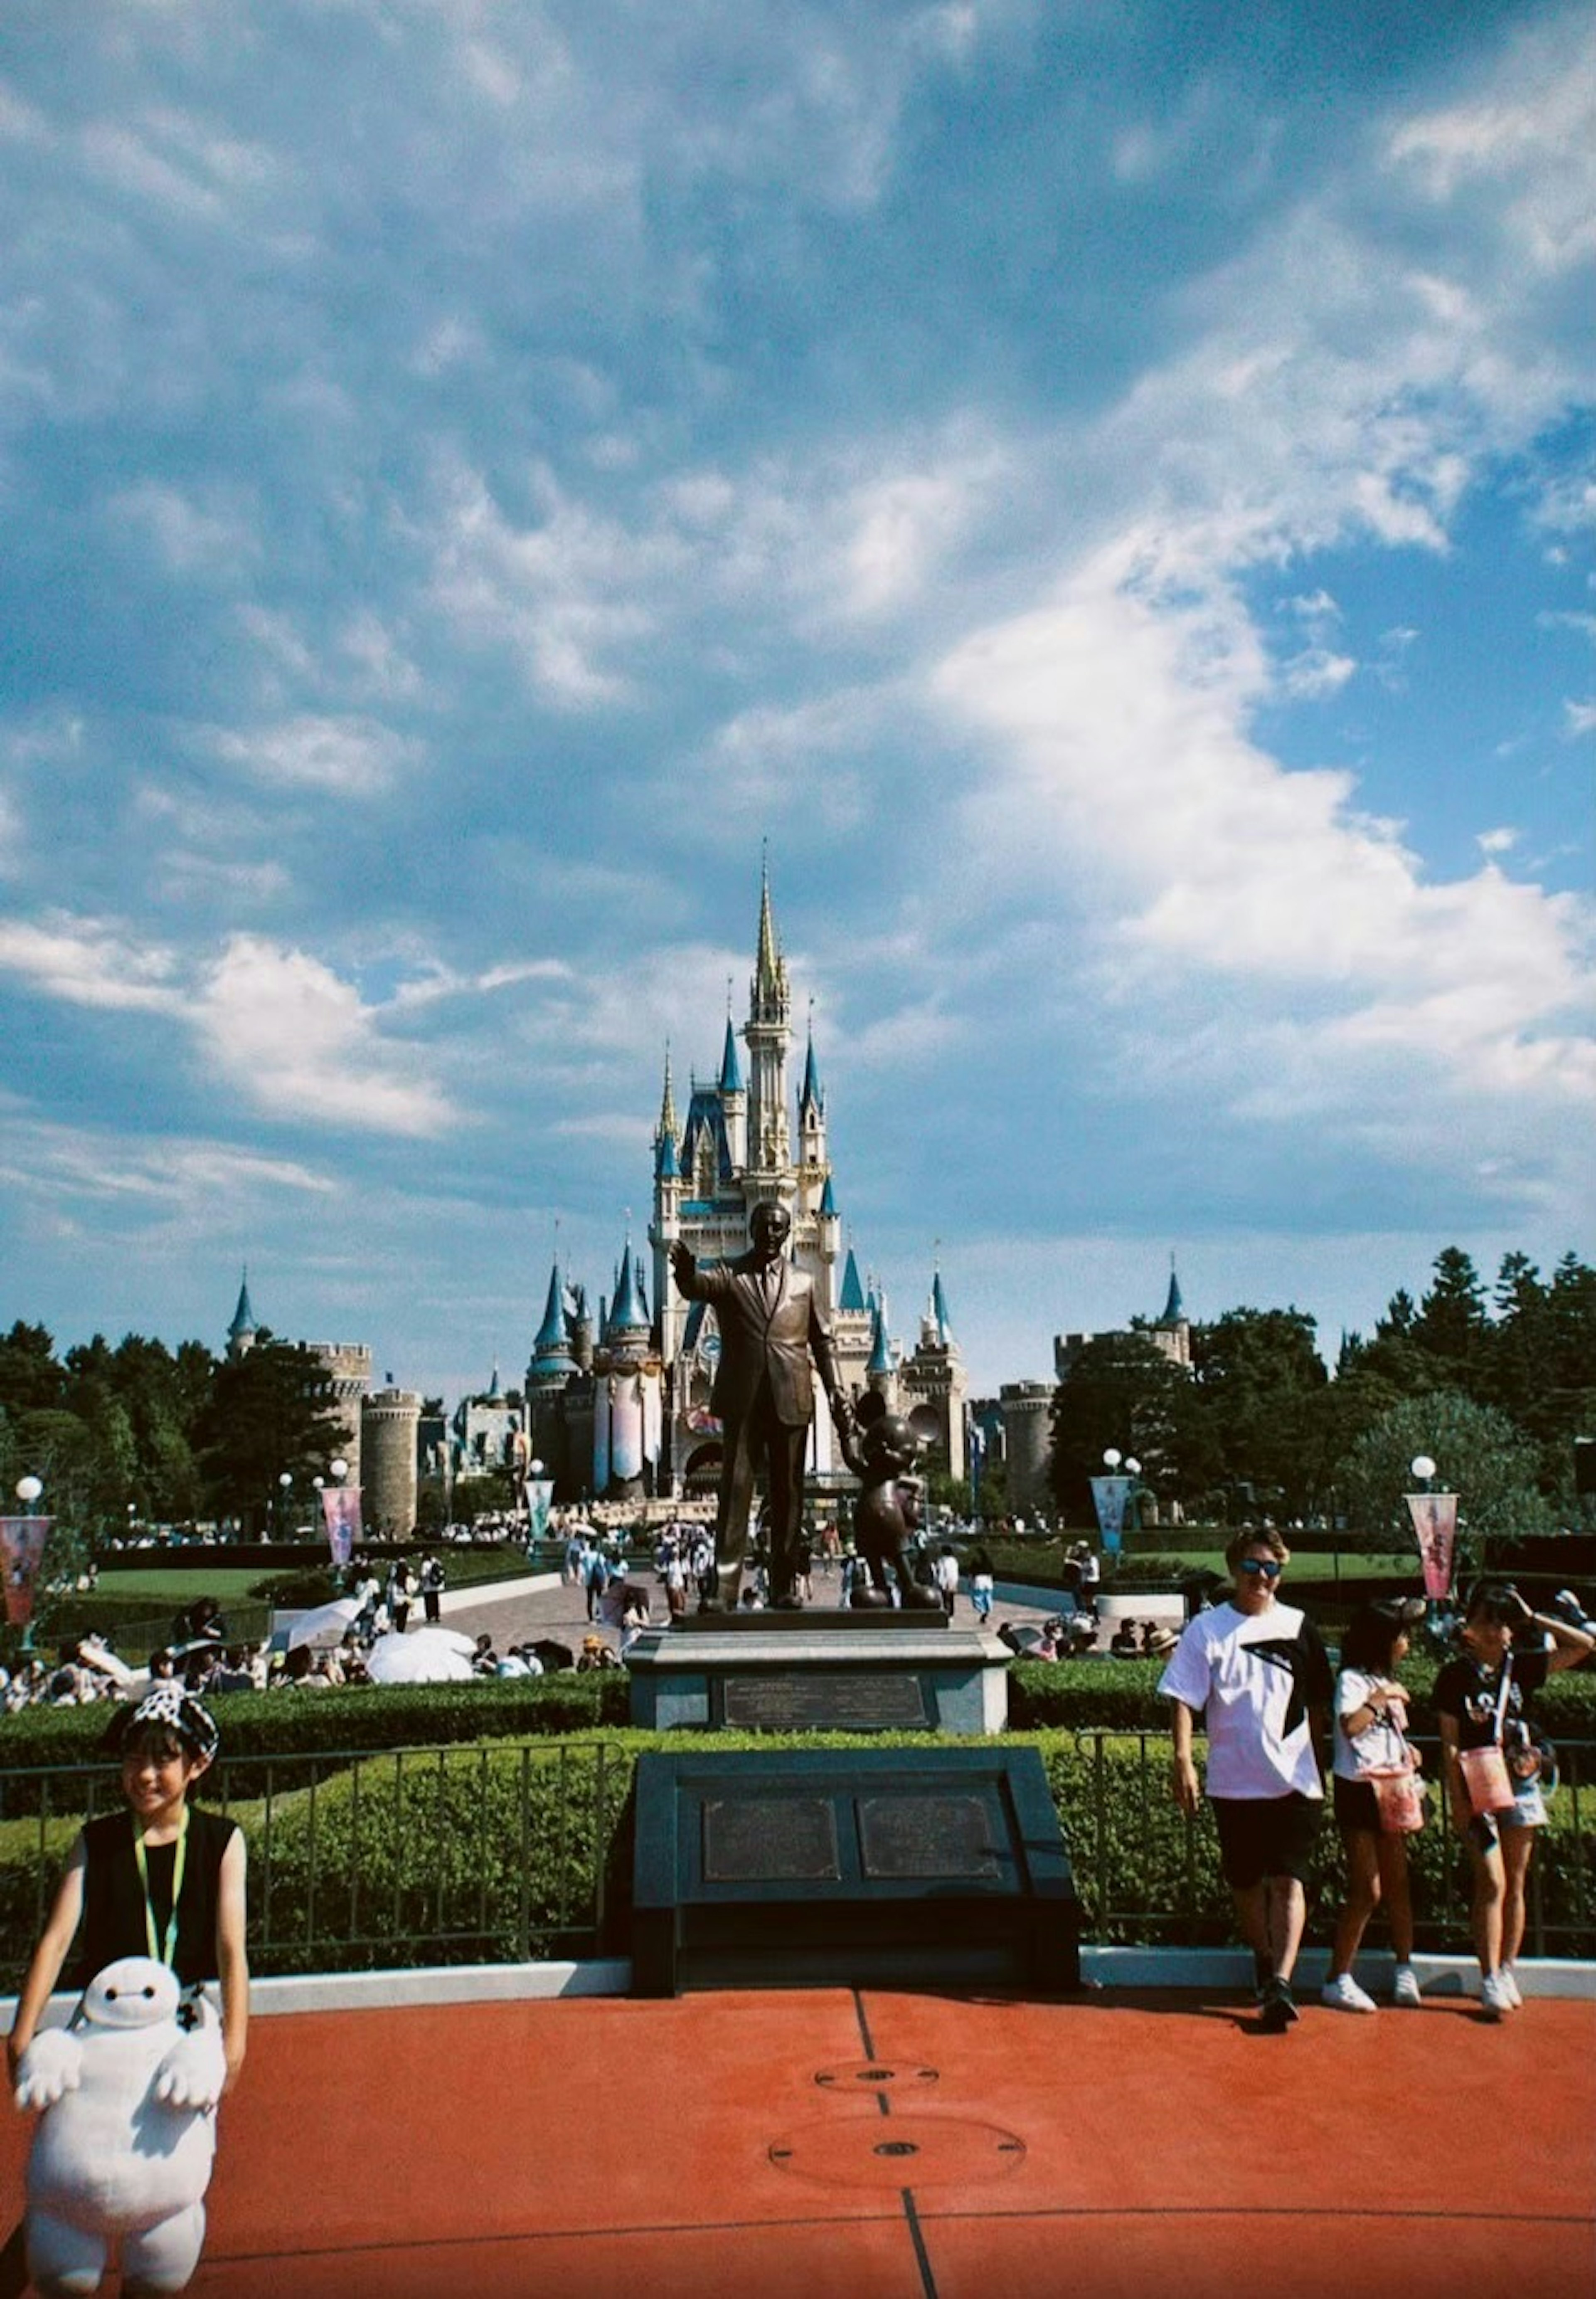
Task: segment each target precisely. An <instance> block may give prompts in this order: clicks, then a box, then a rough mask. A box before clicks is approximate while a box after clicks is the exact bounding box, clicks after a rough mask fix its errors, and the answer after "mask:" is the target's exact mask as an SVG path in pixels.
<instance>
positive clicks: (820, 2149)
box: [767, 2111, 1025, 2195]
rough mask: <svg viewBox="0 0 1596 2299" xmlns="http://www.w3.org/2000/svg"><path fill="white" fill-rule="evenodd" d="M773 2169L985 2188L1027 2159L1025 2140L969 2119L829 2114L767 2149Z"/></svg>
mask: <svg viewBox="0 0 1596 2299" xmlns="http://www.w3.org/2000/svg"><path fill="white" fill-rule="evenodd" d="M767 2152H768V2156H769V2161H770V2162H771V2163H772V2165H773V2168H774V2169H775V2170H778V2171H786V2172H789V2173H790V2174H791V2175H792V2176H794V2177H796V2178H798V2179H813V2180H815V2181H816V2182H817V2183H819V2184H820V2185H822V2186H826V2187H838V2186H840V2187H875V2188H881V2189H897V2188H899V2187H913V2188H914V2192H915V2194H916V2195H918V2194H919V2193H920V2191H921V2190H922V2188H926V2187H975V2186H984V2185H986V2184H987V2183H988V2182H989V2181H991V2180H994V2179H1008V2178H1009V2177H1010V2176H1011V2175H1012V2174H1013V2172H1015V2171H1017V2170H1019V2168H1020V2166H1021V2163H1023V2162H1024V2161H1025V2142H1024V2141H1023V2140H1022V2139H1021V2138H1020V2137H1018V2136H1017V2135H1016V2134H1015V2133H1014V2132H1013V2131H1005V2130H1004V2129H1003V2128H1002V2127H1001V2126H1000V2125H998V2124H996V2123H981V2122H979V2121H976V2119H975V2118H974V2117H972V2116H962V2115H958V2116H955V2115H947V2116H944V2115H919V2114H915V2113H914V2112H908V2113H905V2112H901V2111H900V2112H898V2113H897V2114H895V2115H894V2116H892V2117H891V2118H890V2119H889V2121H886V2122H885V2123H883V2122H882V2121H881V2118H880V2117H879V2116H877V2115H874V2114H870V2115H859V2114H854V2115H836V2114H833V2115H831V2116H828V2117H826V2118H825V2119H824V2120H823V2121H817V2122H815V2123H804V2124H800V2125H799V2126H798V2129H796V2130H795V2131H790V2132H787V2133H785V2134H784V2135H783V2137H781V2138H780V2139H778V2140H775V2141H773V2143H772V2145H771V2146H770V2148H769V2150H768V2151H767Z"/></svg>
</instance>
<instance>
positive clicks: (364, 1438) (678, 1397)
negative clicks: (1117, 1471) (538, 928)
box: [228, 870, 970, 1526]
mask: <svg viewBox="0 0 1596 2299" xmlns="http://www.w3.org/2000/svg"><path fill="white" fill-rule="evenodd" d="M740 1036H741V1041H742V1050H741V1051H740V1050H739V1044H738V1038H739V1033H738V1032H737V1031H736V1030H735V1029H734V1028H733V1026H732V1018H731V1016H730V1014H728V1016H727V1018H726V1025H725V1037H724V1045H723V1048H722V1052H721V1059H720V1066H719V1068H718V1070H717V1071H716V1072H715V1075H714V1077H713V1079H712V1080H711V1081H707V1082H700V1081H699V1079H698V1078H697V1077H693V1078H692V1079H691V1081H690V1086H689V1091H688V1100H687V1115H686V1118H685V1120H683V1119H682V1118H681V1117H680V1116H678V1114H677V1108H676V1101H675V1091H674V1083H673V1079H672V1071H671V1058H670V1053H669V1050H668V1049H667V1050H666V1058H665V1088H664V1092H663V1095H662V1097H661V1101H660V1108H659V1117H658V1121H657V1125H656V1126H655V1128H654V1136H653V1168H654V1170H653V1197H652V1212H651V1217H650V1219H649V1228H648V1257H647V1261H646V1263H645V1257H644V1254H643V1252H642V1251H641V1250H639V1249H635V1248H634V1247H633V1241H632V1239H631V1238H630V1236H628V1238H627V1239H626V1241H625V1243H624V1248H623V1250H622V1253H621V1257H620V1260H619V1262H618V1264H617V1265H616V1270H615V1273H614V1279H613V1285H612V1290H611V1291H610V1293H609V1295H608V1298H607V1299H600V1305H599V1309H598V1314H597V1315H596V1316H595V1315H593V1314H592V1312H591V1309H590V1306H589V1295H588V1292H587V1290H586V1288H585V1287H584V1286H583V1285H581V1284H579V1283H576V1282H573V1280H572V1278H571V1275H570V1273H569V1272H568V1271H567V1270H566V1269H565V1268H564V1267H562V1266H561V1264H560V1261H559V1258H558V1254H557V1256H556V1257H555V1261H554V1266H553V1267H552V1269H551V1270H550V1276H549V1288H548V1293H547V1296H546V1299H545V1303H544V1308H543V1315H542V1323H541V1324H540V1325H539V1327H538V1331H537V1333H536V1335H535V1337H534V1339H533V1344H532V1354H531V1357H530V1359H529V1360H528V1363H527V1366H526V1374H525V1383H524V1386H523V1388H522V1390H520V1391H519V1392H517V1390H514V1389H510V1390H503V1389H501V1388H500V1380H499V1372H498V1368H497V1366H495V1368H494V1371H493V1378H492V1383H491V1386H490V1387H489V1389H488V1390H486V1391H484V1393H483V1394H482V1395H480V1396H477V1397H471V1398H464V1399H463V1400H462V1401H461V1402H460V1404H459V1407H457V1409H456V1411H455V1413H454V1415H452V1418H451V1423H450V1424H449V1431H448V1433H447V1435H446V1436H445V1435H444V1434H443V1433H442V1431H441V1430H436V1429H431V1428H430V1426H429V1429H428V1431H427V1432H426V1434H427V1436H428V1440H429V1454H434V1453H440V1452H441V1454H442V1459H441V1460H438V1461H436V1462H434V1460H433V1459H431V1458H429V1460H428V1463H427V1464H426V1466H427V1467H428V1469H429V1470H430V1469H432V1468H434V1466H436V1467H442V1468H443V1469H444V1470H445V1473H446V1478H448V1477H451V1478H453V1479H457V1480H460V1481H465V1480H468V1479H469V1478H470V1476H471V1475H472V1474H473V1473H482V1472H483V1471H484V1470H487V1469H500V1468H503V1469H509V1471H510V1473H511V1474H512V1476H513V1477H515V1478H517V1479H519V1478H521V1477H523V1476H525V1474H526V1473H528V1472H529V1470H530V1469H531V1466H532V1464H533V1463H534V1462H535V1463H538V1464H540V1465H541V1467H542V1473H543V1474H544V1475H545V1476H548V1477H550V1478H552V1480H553V1481H554V1486H555V1491H556V1494H557V1497H558V1498H559V1499H560V1500H562V1501H565V1500H578V1499H587V1498H593V1499H616V1498H620V1499H635V1498H643V1497H645V1496H649V1495H659V1496H674V1495H680V1494H682V1493H683V1492H685V1491H687V1490H696V1491H700V1492H702V1491H708V1490H713V1487H714V1485H715V1481H716V1479H717V1477H718V1474H719V1470H720V1458H721V1448H720V1427H719V1424H718V1423H717V1422H716V1421H715V1417H714V1415H712V1414H711V1412H710V1410H709V1392H710V1388H711V1385H712V1383H713V1382H714V1378H715V1361H716V1357H717V1354H718V1350H719V1346H720V1344H719V1336H718V1335H717V1333H716V1332H715V1312H714V1309H713V1307H709V1306H708V1305H707V1304H705V1303H702V1302H688V1301H684V1300H682V1298H681V1296H680V1295H679V1294H678V1293H677V1292H676V1290H675V1287H674V1283H673V1282H672V1280H671V1275H670V1249H671V1247H672V1245H673V1244H674V1243H675V1242H676V1241H677V1240H681V1241H682V1242H684V1243H685V1244H686V1245H687V1246H688V1247H689V1248H690V1250H691V1252H692V1253H693V1255H694V1257H696V1258H697V1259H699V1261H717V1260H725V1259H730V1258H731V1257H733V1256H735V1255H737V1254H739V1253H740V1252H741V1251H742V1250H743V1249H744V1247H745V1246H746V1244H747V1242H748V1219H749V1216H751V1214H752V1213H753V1210H754V1208H755V1207H756V1206H757V1205H759V1204H760V1203H762V1202H766V1201H771V1200H774V1201H776V1202H778V1203H780V1204H781V1205H783V1206H784V1207H785V1208H787V1210H788V1212H789V1214H790V1216H791V1219H792V1247H791V1250H792V1254H793V1257H794V1259H795V1260H796V1261H797V1262H798V1265H799V1266H800V1267H802V1268H803V1269H805V1270H806V1271H807V1272H808V1274H809V1275H810V1276H811V1277H812V1278H813V1279H814V1281H815V1295H816V1299H818V1301H819V1302H820V1304H821V1306H822V1309H823V1314H824V1315H825V1318H826V1321H827V1323H828V1324H829V1325H830V1327H831V1340H832V1346H833V1349H834V1350H835V1352H836V1357H837V1367H838V1373H839V1378H840V1380H841V1382H842V1386H843V1388H844V1389H845V1390H848V1391H857V1390H864V1389H866V1388H869V1389H874V1390H880V1391H881V1393H882V1394H883V1395H884V1396H885V1397H886V1398H887V1400H888V1403H889V1407H890V1408H891V1409H892V1410H893V1411H895V1412H898V1413H901V1414H903V1415H905V1417H906V1419H907V1420H908V1422H909V1423H910V1425H911V1427H912V1428H913V1429H914V1433H915V1435H916V1436H917V1437H918V1439H919V1440H920V1444H921V1448H922V1459H923V1461H924V1462H925V1464H926V1465H929V1466H930V1467H933V1468H939V1469H942V1470H945V1471H946V1472H947V1473H949V1474H950V1475H952V1476H955V1477H962V1476H963V1475H964V1474H965V1472H966V1469H967V1466H968V1463H969V1457H970V1455H969V1422H968V1408H967V1401H966V1387H967V1384H966V1380H965V1374H964V1366H963V1358H962V1357H961V1356H960V1353H959V1349H958V1345H957V1343H956V1342H955V1340H954V1337H953V1332H952V1330H951V1327H950V1325H949V1322H948V1314H947V1297H946V1295H945V1293H944V1291H943V1286H942V1278H941V1274H940V1272H939V1271H934V1272H933V1274H932V1278H931V1284H930V1295H929V1298H928V1301H927V1306H926V1309H925V1312H924V1315H922V1319H921V1321H920V1329H919V1334H918V1337H917V1339H916V1340H915V1342H914V1346H913V1348H912V1349H904V1348H903V1347H902V1346H901V1345H900V1344H898V1343H896V1342H895V1341H894V1340H893V1338H892V1336H891V1332H890V1329H889V1316H888V1308H887V1302H886V1297H885V1294H884V1292H883V1291H881V1287H880V1286H879V1285H878V1284H877V1283H875V1282H873V1281H872V1282H871V1283H870V1284H869V1285H868V1286H867V1285H866V1284H865V1283H864V1281H863V1280H862V1279H861V1277H860V1274H859V1265H858V1261H857V1258H856V1255H855V1252H854V1249H853V1247H852V1246H851V1245H850V1246H848V1247H847V1248H846V1249H845V1247H844V1245H843V1241H842V1221H841V1217H840V1215H839V1211H838V1203H837V1192H836V1187H835V1182H834V1178H833V1174H832V1170H831V1157H830V1154H829V1151H828V1149H827V1141H826V1096H825V1090H824V1088H823V1085H822V1083H821V1077H820V1066H819V1062H818V1059H817V1058H816V1055H815V1040H814V1033H813V1030H811V1031H810V1033H809V1035H808V1039H807V1042H806V1049H805V1056H804V1068H803V1076H802V1079H801V1081H800V1082H799V1084H798V1094H797V1100H796V1102H794V1101H793V1100H792V1097H791V1093H790V1088H789V1084H788V1061H789V1057H790V1053H791V1050H792V992H791V985H790V981H789V977H788V971H787V961H786V959H784V958H783V956H782V954H781V942H780V938H779V936H778V934H777V932H776V926H775V918H774V914H773V908H772V903H771V892H770V876H769V872H768V870H766V871H765V872H764V873H763V875H762V878H761V884H760V892H759V923H758V929H757V939H756V945H755V955H754V971H753V976H752V980H751V982H750V984H749V995H748V1020H747V1022H746V1023H745V1024H744V1025H743V1028H742V1031H741V1033H740ZM745 1055H746V1065H747V1067H746V1083H745V1069H744V1056H745ZM650 1304H651V1305H652V1306H650ZM255 1330H256V1328H255V1324H254V1317H253V1313H252V1309H251V1307H250V1304H249V1291H248V1284H247V1281H246V1282H245V1284H244V1286H243V1288H241V1291H240V1295H239V1304H238V1308H237V1311H236V1314H235V1316H234V1320H233V1324H232V1325H231V1326H230V1327H229V1329H228V1349H229V1353H230V1354H233V1355H237V1354H239V1353H240V1352H241V1351H243V1350H244V1349H248V1348H249V1347H250V1346H251V1343H252V1340H253V1339H254V1334H255ZM310 1346H311V1348H312V1349H313V1352H314V1354H315V1355H316V1356H317V1357H319V1358H320V1359H321V1360H322V1362H323V1363H324V1364H325V1365H327V1370H328V1372H329V1373H330V1374H332V1375H333V1378H334V1381H335V1393H336V1398H337V1409H338V1410H339V1413H340V1415H341V1417H342V1418H343V1423H344V1429H345V1434H346V1451H347V1454H348V1457H349V1460H350V1464H351V1473H350V1481H351V1483H359V1482H360V1481H361V1461H362V1452H363V1451H364V1454H365V1456H366V1457H367V1460H368V1465H370V1466H371V1467H372V1468H373V1470H374V1471H375V1470H376V1469H377V1468H378V1467H379V1465H380V1469H381V1474H380V1477H379V1478H378V1480H377V1481H379V1482H380V1483H381V1484H382V1487H383V1492H382V1496H381V1503H382V1505H381V1506H380V1509H376V1510H374V1509H373V1508H371V1507H368V1512H367V1517H368V1523H370V1524H372V1525H374V1526H375V1525H376V1523H379V1522H393V1523H395V1524H402V1523H407V1522H408V1521H409V1519H410V1518H412V1517H413V1515H414V1512H415V1505H416V1465H415V1462H414V1459H413V1458H411V1460H410V1463H409V1471H408V1475H407V1477H406V1478H405V1479H403V1480H399V1479H397V1478H396V1477H395V1474H394V1470H393V1465H394V1462H395V1460H396V1458H397V1457H398V1455H399V1454H400V1453H401V1452H403V1451H406V1450H407V1448H408V1451H409V1454H410V1455H411V1456H413V1455H414V1452H415V1449H416V1440H417V1437H418V1433H421V1432H420V1427H419V1424H420V1423H421V1406H422V1400H421V1399H420V1398H418V1397H417V1396H416V1395H414V1393H413V1392H411V1391H409V1390H398V1389H396V1388H394V1387H393V1385H392V1383H391V1382H390V1385H389V1387H388V1388H386V1389H385V1390H382V1391H380V1392H377V1393H376V1394H372V1393H371V1392H370V1380H371V1352H370V1350H369V1349H367V1348H365V1347H364V1346H353V1345H349V1344H344V1343H338V1344H330V1343H327V1344H311V1345H310ZM808 1473H809V1476H810V1479H811V1481H812V1482H813V1483H814V1484H815V1486H817V1487H818V1488H820V1489H821V1490H823V1489H824V1488H825V1487H826V1486H827V1485H828V1484H847V1483H849V1482H851V1479H850V1478H849V1476H848V1471H847V1469H846V1467H845V1465H844V1464H843V1462H842V1460H841V1457H840V1455H839V1449H838V1445H837V1439H836V1432H835V1431H834V1430H833V1428H832V1426H831V1413H830V1408H829V1407H828V1405H827V1402H826V1399H825V1397H824V1394H823V1391H821V1390H819V1389H818V1388H817V1390H816V1393H815V1424H814V1427H813V1429H812V1431H811V1435H810V1455H809V1465H808ZM366 1481H367V1483H368V1485H370V1484H371V1483H372V1481H373V1480H372V1478H371V1477H368V1478H367V1480H366ZM401 1484H402V1490H401ZM369 1498H376V1496H375V1495H373V1496H370V1497H369Z"/></svg>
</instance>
